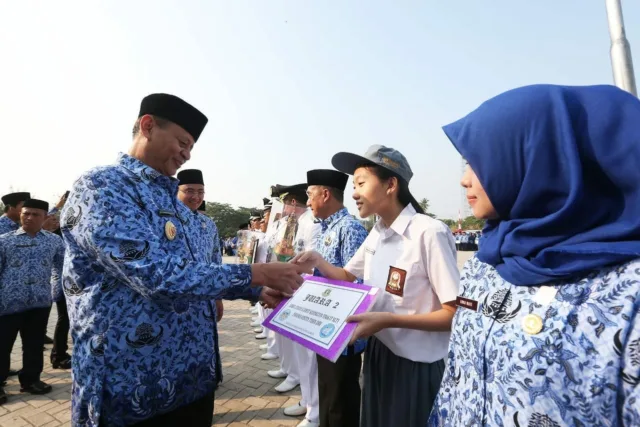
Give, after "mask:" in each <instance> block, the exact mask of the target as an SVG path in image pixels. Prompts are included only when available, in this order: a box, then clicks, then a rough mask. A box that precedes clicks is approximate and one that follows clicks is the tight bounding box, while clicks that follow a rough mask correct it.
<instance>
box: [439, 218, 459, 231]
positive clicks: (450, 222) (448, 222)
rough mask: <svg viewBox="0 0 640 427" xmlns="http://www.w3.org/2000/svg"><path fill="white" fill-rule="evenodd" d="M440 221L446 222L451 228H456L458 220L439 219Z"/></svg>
mask: <svg viewBox="0 0 640 427" xmlns="http://www.w3.org/2000/svg"><path fill="white" fill-rule="evenodd" d="M440 221H442V222H444V223H445V224H447V226H448V227H449V228H451V229H452V230H455V229H456V228H458V222H457V221H456V220H454V219H441V220H440Z"/></svg>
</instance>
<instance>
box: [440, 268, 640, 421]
mask: <svg viewBox="0 0 640 427" xmlns="http://www.w3.org/2000/svg"><path fill="white" fill-rule="evenodd" d="M542 288H545V289H544V290H542V291H541V289H542ZM550 288H551V289H550ZM460 290H461V294H460V296H461V297H462V298H464V300H460V299H459V300H458V302H459V303H458V309H457V312H456V315H455V318H454V323H453V332H452V334H451V342H450V347H449V355H448V363H447V369H446V371H445V376H444V379H443V381H442V385H441V388H440V392H439V394H438V397H437V399H436V403H435V405H434V408H433V411H432V413H431V418H430V421H429V425H431V426H456V427H458V426H482V425H490V426H522V427H524V426H545V427H556V426H558V427H559V426H588V427H597V426H622V425H624V426H640V387H639V386H638V384H639V383H640V315H639V314H640V261H639V260H636V261H634V262H630V263H628V264H625V265H620V266H616V267H611V268H608V269H605V270H602V271H598V272H594V273H592V274H590V275H588V276H587V277H584V278H583V279H581V280H576V281H569V282H561V283H552V284H550V285H549V286H547V287H545V286H514V285H511V284H510V283H507V282H505V281H504V280H503V279H502V278H501V277H500V276H499V275H498V273H497V271H496V270H495V269H494V268H493V267H491V266H490V265H487V264H484V263H482V262H480V261H479V260H478V259H477V258H475V257H474V258H473V259H471V260H469V261H468V262H467V264H466V266H465V268H464V270H463V271H462V274H461V283H460ZM549 291H550V292H549ZM539 292H540V295H543V294H547V295H551V297H547V298H546V302H543V301H542V300H543V299H544V298H539V296H538V297H537V296H536V295H537V294H538V293H539ZM553 292H556V293H555V296H553ZM540 302H542V303H540ZM476 304H477V307H474V305H476ZM461 305H462V306H466V307H468V308H465V307H461ZM527 315H532V316H529V317H528V319H532V318H534V319H535V318H536V317H537V318H538V320H541V321H542V325H541V326H542V330H540V331H539V332H538V333H535V332H536V330H537V328H533V329H531V328H527V327H526V325H524V324H523V320H524V319H525V316H527ZM534 326H535V322H534ZM525 329H527V330H528V331H529V333H527V332H525Z"/></svg>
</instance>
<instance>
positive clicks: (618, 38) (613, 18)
mask: <svg viewBox="0 0 640 427" xmlns="http://www.w3.org/2000/svg"><path fill="white" fill-rule="evenodd" d="M605 2H606V6H607V18H608V20H609V35H610V37H611V68H612V69H613V81H614V83H615V85H616V86H618V87H619V88H620V89H624V90H626V91H627V92H629V93H632V94H633V95H635V96H638V92H637V89H636V79H635V74H634V72H633V60H632V58H631V48H630V46H629V41H628V40H627V35H626V33H625V31H624V21H623V19H622V5H621V4H620V0H605Z"/></svg>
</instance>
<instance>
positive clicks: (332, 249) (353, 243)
mask: <svg viewBox="0 0 640 427" xmlns="http://www.w3.org/2000/svg"><path fill="white" fill-rule="evenodd" d="M320 230H321V231H320V234H319V235H318V238H317V240H316V242H315V245H316V251H317V252H318V253H319V254H320V255H321V256H322V258H324V259H325V261H327V262H328V263H329V264H331V265H334V266H336V267H344V266H345V265H347V263H348V262H349V260H350V259H351V258H352V257H353V255H354V254H355V253H356V252H357V251H358V249H359V248H360V246H362V243H363V242H364V240H365V239H366V238H367V235H368V233H367V230H366V229H365V228H364V227H363V226H362V224H360V222H359V221H358V220H357V219H355V218H354V217H353V216H352V215H350V214H349V211H348V210H347V209H346V208H342V209H340V210H339V211H338V212H336V213H334V214H333V215H331V216H330V217H328V218H327V219H324V220H320ZM313 275H314V276H319V277H322V274H321V273H320V271H319V270H318V269H317V268H316V269H314V271H313ZM356 282H357V283H362V279H357V280H356ZM353 347H354V351H355V352H356V353H361V352H363V351H364V349H365V348H366V347H367V339H365V338H359V339H357V340H356V342H355V343H354V344H353ZM347 351H348V348H345V350H344V352H343V353H342V354H343V355H345V356H346V355H347Z"/></svg>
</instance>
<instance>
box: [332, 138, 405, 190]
mask: <svg viewBox="0 0 640 427" xmlns="http://www.w3.org/2000/svg"><path fill="white" fill-rule="evenodd" d="M331 164H332V165H333V167H334V168H336V169H337V170H339V171H340V172H344V173H346V174H349V175H353V173H354V172H355V171H356V168H358V166H362V165H366V164H374V165H378V166H380V167H383V168H385V169H387V170H390V171H391V172H393V173H395V174H396V175H398V176H399V177H400V178H402V179H404V180H405V181H407V183H408V182H409V181H410V180H411V177H413V172H412V171H411V166H409V162H408V161H407V158H406V157H405V156H403V155H402V153H401V152H399V151H398V150H396V149H394V148H390V147H385V146H384V145H378V144H376V145H372V146H371V147H369V149H368V150H367V152H366V153H364V156H360V155H358V154H353V153H344V152H342V153H338V154H336V155H335V156H333V158H332V159H331Z"/></svg>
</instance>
